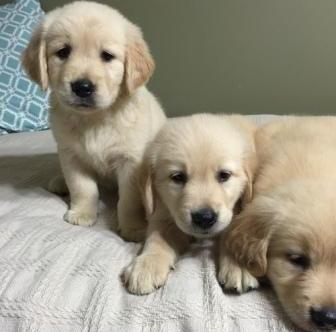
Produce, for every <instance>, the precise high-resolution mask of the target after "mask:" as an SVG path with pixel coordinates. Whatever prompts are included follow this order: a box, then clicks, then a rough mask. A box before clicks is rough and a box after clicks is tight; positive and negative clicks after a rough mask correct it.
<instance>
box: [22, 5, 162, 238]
mask: <svg viewBox="0 0 336 332" xmlns="http://www.w3.org/2000/svg"><path fill="white" fill-rule="evenodd" d="M64 48H67V49H69V48H70V52H71V53H70V55H69V56H68V57H67V58H65V59H62V58H60V57H59V55H58V53H59V52H60V51H62V49H64ZM103 52H107V53H109V54H111V55H112V56H113V58H112V60H111V61H104V59H103V58H102V53H103ZM22 62H23V65H24V67H25V69H26V71H27V73H28V74H29V75H30V77H31V78H32V79H33V80H35V81H36V82H37V83H39V84H40V85H41V87H42V88H43V89H47V88H48V87H50V89H51V98H50V103H51V110H50V111H51V127H52V130H53V133H54V136H55V139H56V141H57V145H58V152H59V157H60V161H61V166H62V170H63V174H64V177H65V181H66V184H67V187H68V188H69V191H70V196H71V205H70V210H69V211H68V212H67V213H66V215H65V219H66V220H67V221H68V222H69V223H72V224H78V225H86V226H89V225H92V224H93V223H94V221H95V219H96V215H97V200H98V189H97V183H98V182H102V183H104V184H106V183H112V182H117V184H118V186H119V203H118V219H119V227H120V229H121V234H122V235H123V236H124V237H125V238H127V239H130V240H139V239H140V238H141V234H142V233H143V232H144V230H145V227H146V224H145V215H144V211H143V207H142V204H141V198H140V193H139V191H138V190H137V185H136V180H135V174H136V172H137V171H136V170H137V168H138V165H139V164H140V163H141V160H142V155H143V153H144V150H145V148H146V145H147V143H148V142H149V141H150V140H152V138H153V137H154V136H155V134H156V133H157V131H158V130H159V128H160V127H161V125H162V124H163V123H164V121H165V116H164V114H163V111H162V109H161V107H160V105H159V103H158V102H157V101H156V99H155V98H154V96H153V95H152V94H151V93H150V92H148V90H147V89H146V87H145V86H144V84H145V83H146V82H147V80H148V79H149V78H150V76H151V75H152V73H153V70H154V61H153V59H152V57H151V55H150V52H149V49H148V47H147V44H146V43H145V41H144V39H143V37H142V33H141V31H140V29H139V28H138V27H137V26H135V25H134V24H132V23H131V22H129V21H128V20H127V19H126V18H125V17H123V16H122V15H121V14H120V13H119V12H117V11H116V10H114V9H112V8H110V7H107V6H105V5H102V4H98V3H94V2H87V1H80V2H74V3H71V4H69V5H66V6H64V7H62V8H58V9H55V10H54V11H52V12H50V13H49V14H47V15H46V16H45V18H44V19H43V20H42V22H41V23H40V25H39V27H38V28H37V29H36V31H35V32H34V34H33V37H32V39H31V42H30V44H29V45H28V47H27V49H26V50H25V52H24V54H23V58H22ZM83 78H85V79H89V80H90V81H91V82H93V84H94V86H95V89H96V90H95V92H94V102H93V103H91V104H92V105H91V104H89V105H86V104H83V102H82V101H81V100H80V99H79V98H78V97H77V96H76V95H75V94H74V93H73V91H72V87H71V86H72V83H73V82H76V80H79V79H83ZM50 189H51V190H52V191H55V192H62V191H64V188H63V186H62V179H59V178H57V179H55V180H53V181H51V183H50Z"/></svg>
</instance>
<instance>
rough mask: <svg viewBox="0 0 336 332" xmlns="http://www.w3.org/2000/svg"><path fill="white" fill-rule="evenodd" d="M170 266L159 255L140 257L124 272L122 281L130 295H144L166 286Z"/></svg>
mask: <svg viewBox="0 0 336 332" xmlns="http://www.w3.org/2000/svg"><path fill="white" fill-rule="evenodd" d="M169 271H170V266H169V264H167V262H165V259H164V258H162V257H161V256H157V255H146V254H144V255H140V256H138V257H136V258H135V259H134V260H133V262H132V263H131V264H130V265H129V266H128V267H127V268H126V269H125V270H124V272H123V275H122V279H123V281H124V283H125V286H126V288H127V289H128V291H129V292H130V293H133V294H137V295H144V294H149V293H152V292H153V291H154V290H155V289H157V288H159V287H161V286H162V285H164V283H165V282H166V280H167V277H168V273H169Z"/></svg>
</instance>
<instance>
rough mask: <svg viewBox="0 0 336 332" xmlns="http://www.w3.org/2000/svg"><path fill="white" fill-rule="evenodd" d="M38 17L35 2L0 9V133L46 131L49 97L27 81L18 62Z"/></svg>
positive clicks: (39, 11)
mask: <svg viewBox="0 0 336 332" xmlns="http://www.w3.org/2000/svg"><path fill="white" fill-rule="evenodd" d="M41 15H43V11H42V9H41V6H40V3H39V1H38V0H16V1H14V2H11V3H9V4H7V5H4V6H0V134H4V133H11V132H20V131H35V130H42V129H46V128H48V94H47V93H45V92H43V91H42V90H41V89H40V88H39V87H38V85H37V84H35V83H33V82H32V81H30V79H29V78H28V77H27V75H26V74H25V73H24V72H23V69H22V67H21V61H20V57H21V53H22V51H23V50H24V48H25V47H26V46H27V45H28V42H29V39H30V36H31V33H32V30H33V29H34V27H35V26H36V24H37V23H38V21H39V19H40V17H41Z"/></svg>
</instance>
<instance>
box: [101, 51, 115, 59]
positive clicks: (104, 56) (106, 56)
mask: <svg viewBox="0 0 336 332" xmlns="http://www.w3.org/2000/svg"><path fill="white" fill-rule="evenodd" d="M100 57H101V58H102V60H103V61H105V62H110V61H112V60H113V59H114V58H115V56H114V55H113V54H111V53H109V52H106V51H103V52H101V53H100Z"/></svg>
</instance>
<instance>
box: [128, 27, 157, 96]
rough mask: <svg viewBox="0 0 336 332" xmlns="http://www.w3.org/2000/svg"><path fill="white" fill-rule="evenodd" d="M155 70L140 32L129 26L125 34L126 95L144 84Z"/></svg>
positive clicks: (136, 28)
mask: <svg viewBox="0 0 336 332" xmlns="http://www.w3.org/2000/svg"><path fill="white" fill-rule="evenodd" d="M154 69H155V63H154V60H153V58H152V56H151V54H150V51H149V48H148V46H147V44H146V42H145V40H144V39H143V36H142V33H141V30H140V29H139V28H138V27H136V26H135V25H133V24H132V25H130V27H129V29H128V33H127V44H126V60H125V83H126V89H127V91H128V93H132V92H133V91H134V90H136V89H137V88H138V87H140V86H141V85H143V84H145V83H146V82H147V81H148V80H149V78H150V77H151V76H152V74H153V72H154Z"/></svg>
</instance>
